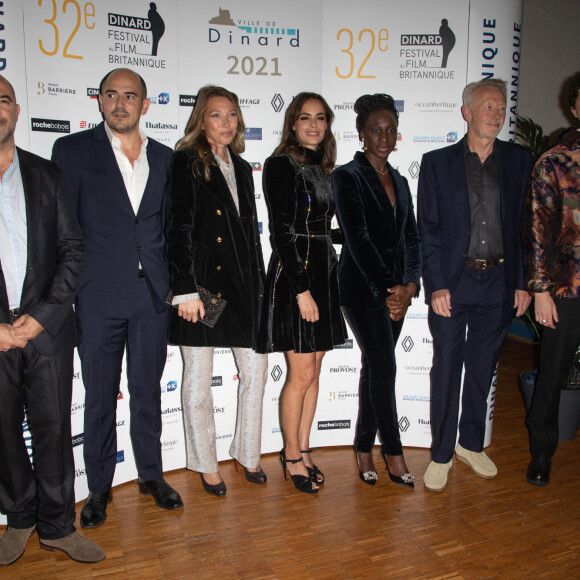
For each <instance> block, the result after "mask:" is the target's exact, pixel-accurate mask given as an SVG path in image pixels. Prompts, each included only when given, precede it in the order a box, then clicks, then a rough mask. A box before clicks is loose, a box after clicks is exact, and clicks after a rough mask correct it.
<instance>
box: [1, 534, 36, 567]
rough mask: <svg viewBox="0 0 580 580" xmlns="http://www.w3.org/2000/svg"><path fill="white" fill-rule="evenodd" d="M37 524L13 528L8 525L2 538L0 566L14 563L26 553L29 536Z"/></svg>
mask: <svg viewBox="0 0 580 580" xmlns="http://www.w3.org/2000/svg"><path fill="white" fill-rule="evenodd" d="M35 528H36V525H34V526H32V527H31V528H23V529H19V528H11V527H7V528H6V531H5V532H4V535H3V536H2V538H0V566H9V565H10V564H13V563H14V562H16V560H18V558H20V556H22V554H24V549H25V548H26V542H28V538H30V536H32V534H34V529H35Z"/></svg>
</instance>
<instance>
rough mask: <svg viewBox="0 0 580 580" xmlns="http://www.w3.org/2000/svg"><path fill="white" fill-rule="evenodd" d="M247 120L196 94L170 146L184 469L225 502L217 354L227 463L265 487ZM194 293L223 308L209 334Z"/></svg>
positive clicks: (215, 97)
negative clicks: (222, 359) (232, 399)
mask: <svg viewBox="0 0 580 580" xmlns="http://www.w3.org/2000/svg"><path fill="white" fill-rule="evenodd" d="M243 129H244V122H243V119H242V114H241V111H240V107H239V103H238V98H237V96H236V95H235V94H234V93H231V92H230V91H228V90H226V89H224V88H221V87H215V86H207V87H203V88H202V89H201V90H200V91H199V93H198V96H197V100H196V104H195V108H194V110H193V112H192V114H191V117H190V119H189V121H188V123H187V127H186V130H185V137H183V139H181V141H179V143H178V144H177V148H176V151H175V153H174V155H173V160H172V166H171V180H170V186H169V190H168V198H167V234H166V237H167V253H168V255H169V259H170V261H171V270H172V277H173V286H172V288H173V295H174V298H173V305H174V306H175V308H173V309H172V314H171V322H170V327H169V342H170V343H171V344H177V345H180V346H181V353H182V356H183V366H184V374H183V384H182V403H183V421H184V425H185V436H186V449H187V468H188V469H192V470H193V471H199V472H200V474H201V480H202V484H203V487H204V489H205V490H206V491H207V492H208V493H210V494H213V495H217V496H223V495H225V493H226V485H225V483H224V481H223V479H222V478H221V476H220V474H219V469H218V463H217V456H216V444H215V441H216V439H215V422H214V407H213V398H212V394H211V378H212V373H213V351H214V347H228V348H231V349H232V352H233V355H234V358H235V360H236V364H237V366H238V376H239V389H238V412H237V420H236V429H235V434H234V438H233V441H232V445H231V447H230V455H231V456H232V457H233V458H234V459H235V460H236V465H237V463H238V462H239V463H240V464H241V465H242V466H243V468H244V472H245V475H246V479H248V481H251V482H253V483H265V482H266V475H265V473H264V472H263V471H262V469H261V468H260V445H261V434H262V399H263V396H264V387H265V385H266V376H267V366H268V363H267V357H266V355H264V354H258V353H256V352H255V350H254V348H255V346H256V336H257V331H258V322H259V317H260V309H261V301H262V297H263V287H264V264H263V258H262V248H261V245H260V234H259V231H258V222H257V218H256V204H255V199H254V185H253V180H252V170H251V168H250V165H249V164H248V163H247V162H246V161H244V160H243V159H241V158H240V157H239V154H240V153H241V152H243V150H244V140H243V137H242V131H243ZM198 287H199V288H203V289H205V290H208V291H209V292H211V293H212V294H215V295H217V296H218V297H220V298H223V299H225V300H226V301H227V304H226V306H225V309H224V310H223V313H222V314H221V317H220V318H219V319H218V321H217V323H216V325H215V326H214V327H213V328H210V327H209V326H206V325H204V324H203V323H202V322H201V321H200V319H202V320H203V318H204V315H205V310H204V307H203V303H202V301H201V300H200V298H199V294H198Z"/></svg>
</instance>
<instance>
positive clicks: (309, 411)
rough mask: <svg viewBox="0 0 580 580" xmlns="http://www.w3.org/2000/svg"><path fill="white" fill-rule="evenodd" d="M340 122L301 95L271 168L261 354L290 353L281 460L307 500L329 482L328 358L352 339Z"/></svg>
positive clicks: (312, 97) (318, 100)
mask: <svg viewBox="0 0 580 580" xmlns="http://www.w3.org/2000/svg"><path fill="white" fill-rule="evenodd" d="M333 117H334V115H333V113H332V111H331V110H330V108H329V106H328V104H327V103H326V101H325V100H324V99H323V98H322V97H321V96H320V95H317V94H314V93H300V94H299V95H297V96H296V97H295V99H294V100H293V101H292V103H291V105H290V106H289V107H288V110H287V111H286V116H285V120H284V130H283V134H282V142H281V143H280V145H279V147H278V148H277V149H276V151H275V152H274V155H273V156H272V157H270V158H269V159H268V160H267V161H266V163H265V166H264V193H265V197H266V202H267V204H268V215H269V220H270V221H269V223H270V242H271V244H272V256H271V259H270V265H269V267H268V274H267V278H266V290H265V296H264V305H263V309H262V313H263V315H262V321H261V325H260V332H259V336H258V352H284V353H285V356H286V361H287V363H288V373H287V376H286V383H285V384H284V388H283V390H282V394H281V397H280V407H281V410H280V417H281V426H282V432H283V434H284V444H285V447H284V449H283V450H282V452H281V456H280V460H281V461H282V467H283V468H284V470H285V471H284V476H286V471H288V473H290V475H291V477H292V481H293V482H294V485H295V486H296V488H297V489H298V490H300V491H303V492H305V493H315V492H317V491H318V487H319V486H320V485H322V484H323V483H324V476H323V474H322V472H321V471H320V470H319V469H318V468H317V467H316V466H315V465H314V464H313V463H312V459H311V458H310V449H309V439H310V429H311V426H312V421H313V419H314V413H315V411H316V402H317V399H318V379H319V375H320V367H321V364H322V358H323V357H324V354H325V352H326V351H327V350H330V349H332V347H333V345H338V344H342V343H344V341H345V340H346V337H347V335H346V327H345V324H344V320H343V318H342V314H341V311H340V305H339V298H338V281H337V266H338V260H337V256H336V252H335V251H334V247H333V245H332V239H331V226H330V223H331V219H332V217H333V215H334V198H333V194H332V185H331V179H330V173H331V172H332V169H333V167H334V161H335V159H336V143H335V140H334V136H333V134H332V131H331V123H332V119H333Z"/></svg>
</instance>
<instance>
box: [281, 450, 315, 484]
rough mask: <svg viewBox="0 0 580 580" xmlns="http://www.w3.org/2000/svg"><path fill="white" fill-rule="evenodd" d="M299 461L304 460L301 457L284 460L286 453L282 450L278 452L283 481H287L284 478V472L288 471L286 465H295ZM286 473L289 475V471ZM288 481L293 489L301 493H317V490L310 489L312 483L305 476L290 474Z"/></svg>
mask: <svg viewBox="0 0 580 580" xmlns="http://www.w3.org/2000/svg"><path fill="white" fill-rule="evenodd" d="M301 461H304V459H302V457H300V459H286V452H285V451H284V449H282V451H280V463H281V464H282V471H283V473H284V481H287V480H288V478H287V477H286V472H287V471H288V468H287V467H286V463H293V464H295V463H300V462H301ZM288 473H290V471H288ZM290 479H291V480H292V483H293V484H294V487H295V488H296V489H297V490H298V491H301V492H302V493H318V488H317V487H312V483H313V482H312V480H311V479H310V477H306V476H305V475H292V474H291V473H290Z"/></svg>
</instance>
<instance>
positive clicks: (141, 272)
mask: <svg viewBox="0 0 580 580" xmlns="http://www.w3.org/2000/svg"><path fill="white" fill-rule="evenodd" d="M137 278H145V271H144V270H143V268H139V272H138V273H137Z"/></svg>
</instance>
